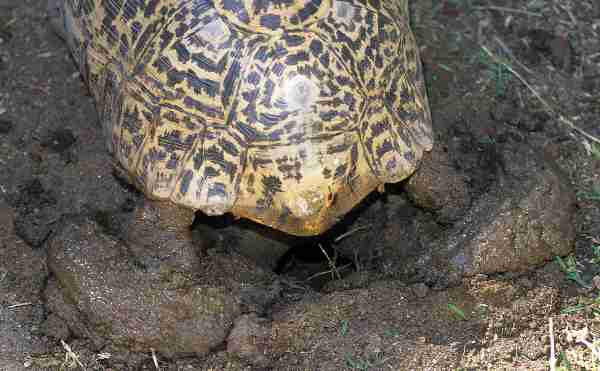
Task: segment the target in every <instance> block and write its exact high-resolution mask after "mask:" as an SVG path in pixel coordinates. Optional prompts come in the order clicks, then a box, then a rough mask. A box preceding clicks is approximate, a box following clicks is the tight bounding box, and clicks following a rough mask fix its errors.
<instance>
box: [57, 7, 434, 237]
mask: <svg viewBox="0 0 600 371" xmlns="http://www.w3.org/2000/svg"><path fill="white" fill-rule="evenodd" d="M49 7H50V8H49V9H50V10H51V13H50V16H51V19H52V20H53V23H54V24H56V25H57V27H58V30H59V32H60V33H61V35H62V36H63V37H64V38H65V39H66V41H67V43H68V46H69V49H70V51H71V53H72V55H73V57H74V59H75V61H76V63H77V64H78V66H79V70H80V73H81V76H82V77H83V79H84V80H85V81H86V83H87V85H88V87H89V89H90V91H91V93H92V96H93V98H94V100H95V103H96V106H97V110H98V112H99V118H100V122H101V125H102V128H103V132H104V136H105V140H106V146H107V147H108V150H109V151H110V152H111V153H112V155H113V156H114V158H115V160H116V161H115V163H116V165H117V166H118V167H119V168H121V169H122V170H123V172H124V174H126V176H127V179H128V181H130V182H131V183H132V184H134V185H135V186H136V187H137V188H138V189H139V190H141V191H143V193H144V194H145V195H146V196H147V197H148V198H149V199H150V200H156V201H165V203H162V204H168V205H176V207H177V208H180V207H183V208H184V209H186V210H188V211H189V212H194V211H197V210H200V211H202V212H204V213H205V214H207V215H222V214H224V213H232V214H233V215H235V216H237V217H242V218H247V219H250V220H253V221H256V222H258V223H261V224H264V225H267V226H270V227H273V228H275V229H279V230H281V231H284V232H287V233H289V234H293V235H317V234H320V233H322V232H324V231H325V230H327V229H328V228H329V227H331V226H332V225H333V224H334V223H335V222H336V221H338V220H339V219H340V218H341V217H342V216H343V215H344V214H346V213H347V212H348V211H349V210H351V209H352V208H353V207H354V206H355V205H357V204H358V203H359V202H360V201H361V200H362V199H363V198H364V197H365V196H366V195H367V194H369V193H371V192H372V191H374V190H375V189H377V188H378V187H381V186H382V185H384V184H385V183H394V182H399V181H401V180H403V179H405V178H406V177H408V176H409V175H411V174H412V173H413V172H414V171H415V170H416V168H417V167H418V165H419V162H420V160H421V158H422V156H423V153H424V152H426V151H429V150H431V148H432V130H431V115H430V111H429V107H428V101H427V96H426V93H425V87H424V82H423V74H422V70H421V64H420V59H419V50H418V48H417V44H416V42H415V38H414V36H413V34H412V32H411V30H410V27H409V23H408V1H407V0H386V1H379V0H50V3H49ZM182 213H183V214H185V213H186V212H182ZM179 214H180V213H179V212H176V213H174V214H169V215H175V216H177V215H179ZM187 215H189V213H188V214H187ZM174 218H175V219H176V217H174Z"/></svg>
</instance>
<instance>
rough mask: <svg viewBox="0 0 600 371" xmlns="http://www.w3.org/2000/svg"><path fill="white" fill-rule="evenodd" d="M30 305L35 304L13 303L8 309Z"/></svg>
mask: <svg viewBox="0 0 600 371" xmlns="http://www.w3.org/2000/svg"><path fill="white" fill-rule="evenodd" d="M28 305H33V303H29V302H27V303H18V304H13V305H9V306H8V307H7V308H6V309H16V308H20V307H26V306H28Z"/></svg>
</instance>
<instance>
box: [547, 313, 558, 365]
mask: <svg viewBox="0 0 600 371" xmlns="http://www.w3.org/2000/svg"><path fill="white" fill-rule="evenodd" d="M548 327H549V328H550V371H556V352H555V350H554V322H553V321H552V317H550V318H549V319H548Z"/></svg>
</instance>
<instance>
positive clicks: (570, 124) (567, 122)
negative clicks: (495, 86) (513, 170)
mask: <svg viewBox="0 0 600 371" xmlns="http://www.w3.org/2000/svg"><path fill="white" fill-rule="evenodd" d="M481 48H482V49H483V51H484V52H485V53H486V54H487V55H488V56H489V57H490V58H492V60H493V61H494V62H496V63H498V64H501V65H502V66H504V67H505V68H506V69H507V70H508V71H509V72H510V73H512V74H513V75H514V76H515V77H516V78H518V79H519V80H520V81H521V82H522V83H523V84H524V85H525V86H526V87H527V89H529V91H531V93H532V94H533V95H534V96H535V97H536V98H537V99H538V100H539V101H540V103H542V105H543V106H544V108H545V109H546V111H547V112H548V113H550V114H552V115H554V116H556V117H557V118H558V120H559V122H561V123H562V124H564V125H567V126H568V127H570V128H571V129H573V130H574V131H576V132H578V133H579V134H581V135H582V136H584V137H585V138H587V139H588V140H591V141H592V142H595V143H598V144H600V139H599V138H597V137H595V136H593V135H592V134H590V133H588V132H587V131H585V130H583V129H581V128H580V127H578V126H577V125H575V124H574V123H573V122H572V121H571V120H569V119H567V118H566V117H564V116H563V115H561V114H560V113H558V112H556V110H554V108H552V106H550V104H549V103H548V102H547V101H546V100H545V99H544V98H543V97H542V96H541V95H540V93H539V92H538V91H537V90H536V89H535V88H534V87H533V86H532V85H531V84H530V83H529V82H528V81H527V79H525V78H524V77H523V76H521V74H520V73H518V72H517V71H516V70H515V69H514V68H513V67H512V66H511V65H510V64H508V63H506V62H505V61H503V60H502V59H501V58H499V57H498V56H497V55H495V54H494V53H492V52H491V51H490V50H489V49H488V48H487V47H486V46H485V45H482V46H481Z"/></svg>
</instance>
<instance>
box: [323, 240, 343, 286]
mask: <svg viewBox="0 0 600 371" xmlns="http://www.w3.org/2000/svg"><path fill="white" fill-rule="evenodd" d="M319 248H320V249H321V251H322V252H323V254H324V255H325V258H327V264H328V265H329V272H330V273H332V274H333V273H335V276H336V278H337V279H338V280H341V279H342V275H341V274H340V272H339V271H338V269H337V267H336V266H335V261H333V260H332V259H331V258H330V257H329V254H327V251H325V249H324V248H323V245H321V244H319Z"/></svg>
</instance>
